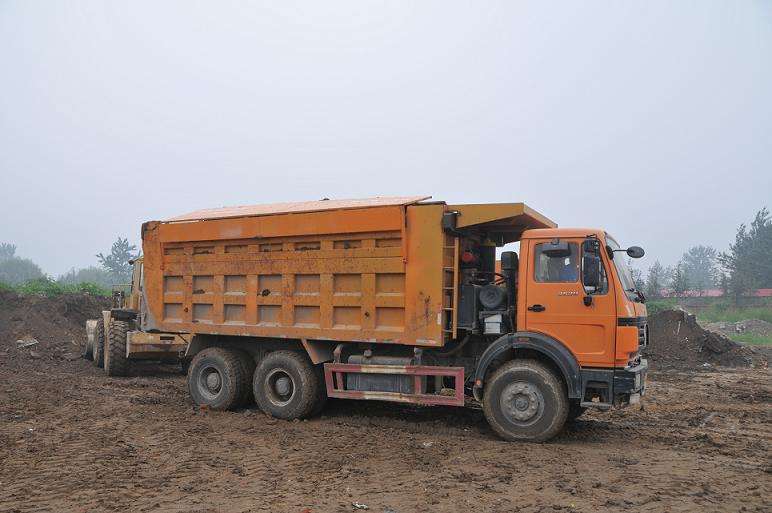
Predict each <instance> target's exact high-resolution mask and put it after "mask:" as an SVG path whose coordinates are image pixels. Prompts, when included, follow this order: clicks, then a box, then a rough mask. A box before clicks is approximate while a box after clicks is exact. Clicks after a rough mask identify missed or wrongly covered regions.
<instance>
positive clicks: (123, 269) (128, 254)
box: [96, 237, 137, 284]
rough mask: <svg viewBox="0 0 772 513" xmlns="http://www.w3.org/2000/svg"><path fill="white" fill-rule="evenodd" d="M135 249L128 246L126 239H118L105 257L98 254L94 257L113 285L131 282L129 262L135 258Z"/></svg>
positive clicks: (132, 246) (130, 245)
mask: <svg viewBox="0 0 772 513" xmlns="http://www.w3.org/2000/svg"><path fill="white" fill-rule="evenodd" d="M136 249H137V247H136V246H134V245H132V244H129V241H128V239H122V238H121V237H118V240H116V241H115V242H113V246H112V248H110V254H109V255H107V256H105V255H103V254H102V253H99V254H98V255H97V256H96V257H97V259H98V260H99V264H100V265H101V266H102V268H103V269H104V270H105V271H107V272H108V273H109V275H110V280H111V281H112V283H113V284H118V283H128V282H130V281H131V264H130V263H129V261H130V260H133V259H135V258H137V254H136V253H134V251H136Z"/></svg>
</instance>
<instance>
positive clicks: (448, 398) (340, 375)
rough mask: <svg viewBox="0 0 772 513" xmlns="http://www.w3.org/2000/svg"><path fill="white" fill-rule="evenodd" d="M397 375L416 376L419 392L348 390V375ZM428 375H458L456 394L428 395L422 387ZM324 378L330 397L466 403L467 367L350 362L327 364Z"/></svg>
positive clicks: (407, 401)
mask: <svg viewBox="0 0 772 513" xmlns="http://www.w3.org/2000/svg"><path fill="white" fill-rule="evenodd" d="M348 373H362V374H396V375H409V376H414V377H415V378H416V381H415V385H416V390H417V391H418V392H417V393H413V394H406V393H401V392H378V391H362V390H346V388H345V379H344V376H345V374H348ZM424 376H448V377H452V378H454V386H455V389H454V394H453V395H440V394H427V393H424V392H423V390H421V388H420V384H421V381H420V378H421V377H424ZM324 381H325V384H326V387H327V397H337V398H340V399H374V400H381V401H395V402H403V403H413V404H425V405H444V406H464V368H463V367H435V366H425V365H358V364H349V363H325V364H324Z"/></svg>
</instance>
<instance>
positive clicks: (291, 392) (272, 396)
mask: <svg viewBox="0 0 772 513" xmlns="http://www.w3.org/2000/svg"><path fill="white" fill-rule="evenodd" d="M296 389H297V387H296V386H295V380H294V379H292V376H291V375H290V373H289V372H287V371H286V370H284V369H273V370H271V372H269V373H268V375H267V376H266V378H265V391H266V396H267V397H268V400H269V401H271V403H273V404H275V405H276V406H285V405H287V404H289V402H290V401H292V399H293V398H294V397H295V391H296Z"/></svg>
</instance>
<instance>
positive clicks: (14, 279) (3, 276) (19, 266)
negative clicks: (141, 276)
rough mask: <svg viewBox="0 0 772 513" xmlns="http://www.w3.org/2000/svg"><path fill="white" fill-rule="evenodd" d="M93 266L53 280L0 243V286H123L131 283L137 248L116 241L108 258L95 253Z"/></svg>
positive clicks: (14, 250)
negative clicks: (27, 284)
mask: <svg viewBox="0 0 772 513" xmlns="http://www.w3.org/2000/svg"><path fill="white" fill-rule="evenodd" d="M94 256H95V257H96V260H97V262H96V265H90V266H88V267H84V268H81V269H74V268H73V269H70V270H69V271H68V272H66V273H64V274H62V275H61V276H59V277H58V278H56V279H54V278H52V277H50V276H48V275H46V274H45V273H44V272H43V271H42V269H41V268H40V266H38V265H37V264H36V263H35V262H33V261H32V260H30V259H29V258H22V257H20V256H17V255H16V245H15V244H11V243H8V242H2V243H0V283H3V284H6V285H10V286H19V285H23V284H25V283H30V282H35V281H49V282H55V283H57V284H60V285H80V284H84V283H87V284H93V285H97V286H99V287H103V288H107V289H109V288H111V287H112V286H113V285H123V284H126V283H129V282H130V281H131V264H129V261H130V260H133V259H134V258H136V257H137V256H138V252H137V247H136V246H135V245H133V244H129V241H128V239H124V238H121V237H118V239H117V240H116V241H115V242H113V245H112V247H111V248H110V251H109V252H108V253H107V254H104V253H98V254H96V255H94Z"/></svg>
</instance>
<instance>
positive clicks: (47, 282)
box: [0, 277, 111, 297]
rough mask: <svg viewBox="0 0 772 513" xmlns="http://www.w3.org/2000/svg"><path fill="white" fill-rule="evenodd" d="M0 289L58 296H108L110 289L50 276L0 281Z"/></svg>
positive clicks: (18, 292)
mask: <svg viewBox="0 0 772 513" xmlns="http://www.w3.org/2000/svg"><path fill="white" fill-rule="evenodd" d="M0 290H11V291H14V292H16V293H17V294H22V295H39V296H48V297H52V296H59V295H61V294H82V293H86V294H91V295H92V296H108V297H109V296H110V295H111V291H110V289H108V288H106V287H103V286H101V285H98V284H96V283H77V284H62V283H58V282H56V281H54V280H52V279H50V278H47V277H43V278H36V279H34V280H28V281H25V282H24V283H22V284H20V285H9V284H7V283H0Z"/></svg>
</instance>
